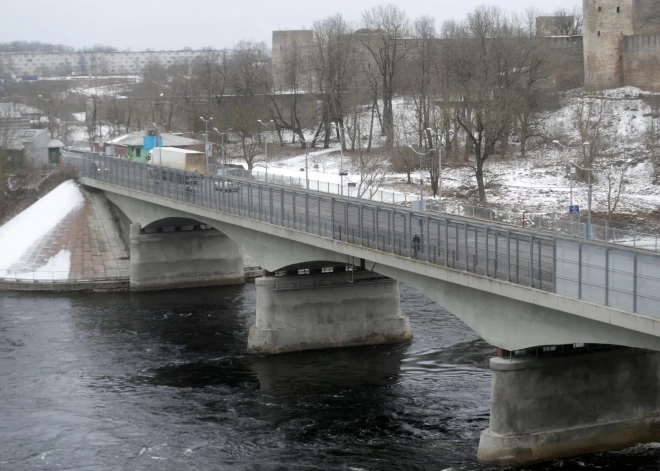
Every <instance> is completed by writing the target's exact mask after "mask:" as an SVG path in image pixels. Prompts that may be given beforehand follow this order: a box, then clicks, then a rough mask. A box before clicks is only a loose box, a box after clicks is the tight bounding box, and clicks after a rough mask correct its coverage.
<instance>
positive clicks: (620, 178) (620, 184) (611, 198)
mask: <svg viewBox="0 0 660 471" xmlns="http://www.w3.org/2000/svg"><path fill="white" fill-rule="evenodd" d="M625 175H626V168H625V167H623V168H622V169H621V170H620V171H618V172H617V171H615V170H614V169H612V167H610V168H608V172H607V220H608V221H609V220H610V218H611V217H612V214H613V213H614V212H616V207H617V206H618V204H619V201H620V200H621V197H622V195H623V192H624V190H625Z"/></svg>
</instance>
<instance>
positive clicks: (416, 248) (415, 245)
mask: <svg viewBox="0 0 660 471" xmlns="http://www.w3.org/2000/svg"><path fill="white" fill-rule="evenodd" d="M412 241H413V254H414V255H413V256H414V257H415V258H417V254H418V253H419V248H420V245H421V242H422V240H421V239H420V238H419V234H415V237H413V240H412Z"/></svg>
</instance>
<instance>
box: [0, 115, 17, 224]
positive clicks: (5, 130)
mask: <svg viewBox="0 0 660 471" xmlns="http://www.w3.org/2000/svg"><path fill="white" fill-rule="evenodd" d="M0 105H2V106H0V221H2V220H3V219H4V217H5V215H6V211H7V205H6V202H5V198H6V194H7V185H8V178H9V172H10V166H11V165H10V159H11V158H12V156H13V154H14V152H13V149H12V147H14V146H13V143H14V139H15V137H16V130H15V128H14V127H13V126H12V123H11V118H12V115H13V110H12V107H13V106H12V105H11V104H10V103H0Z"/></svg>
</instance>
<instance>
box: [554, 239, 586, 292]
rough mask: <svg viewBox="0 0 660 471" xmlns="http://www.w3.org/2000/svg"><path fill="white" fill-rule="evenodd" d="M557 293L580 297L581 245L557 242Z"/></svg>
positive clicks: (563, 241)
mask: <svg viewBox="0 0 660 471" xmlns="http://www.w3.org/2000/svg"><path fill="white" fill-rule="evenodd" d="M556 243H557V251H556V258H557V259H556V270H557V273H556V280H557V285H556V291H557V294H562V295H564V296H570V297H571V298H579V297H580V265H579V263H578V260H579V258H580V244H579V243H578V242H572V241H568V240H557V242H556Z"/></svg>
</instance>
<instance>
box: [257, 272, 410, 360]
mask: <svg viewBox="0 0 660 471" xmlns="http://www.w3.org/2000/svg"><path fill="white" fill-rule="evenodd" d="M349 277H351V274H341V275H322V276H281V277H274V276H266V277H262V278H257V280H256V282H255V284H256V287H257V319H256V325H255V326H253V327H252V328H250V336H249V339H248V351H249V352H250V353H269V354H277V353H285V352H294V351H301V350H315V349H323V348H338V347H351V346H362V345H378V344H388V343H401V342H407V341H409V340H411V339H412V330H411V328H410V319H409V318H408V316H406V315H402V314H401V309H400V306H399V301H400V299H399V283H398V282H397V281H395V280H391V279H389V278H382V277H377V276H375V275H374V274H373V273H371V274H368V273H355V274H353V276H352V279H350V280H349Z"/></svg>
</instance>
